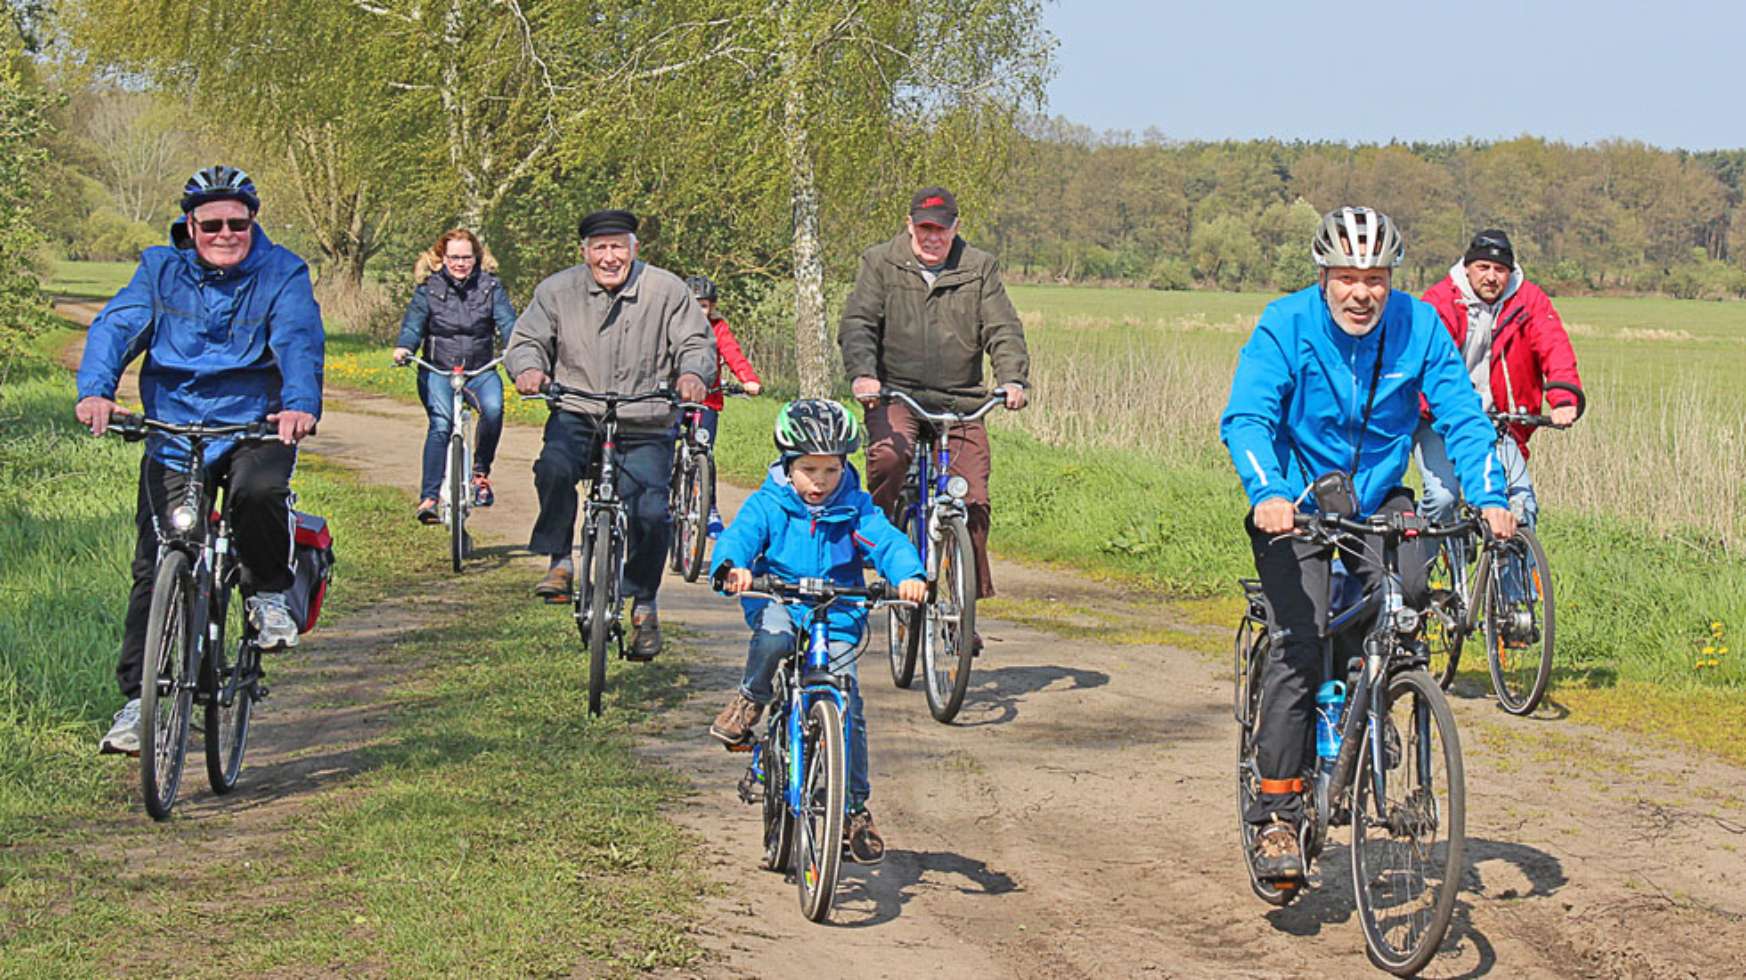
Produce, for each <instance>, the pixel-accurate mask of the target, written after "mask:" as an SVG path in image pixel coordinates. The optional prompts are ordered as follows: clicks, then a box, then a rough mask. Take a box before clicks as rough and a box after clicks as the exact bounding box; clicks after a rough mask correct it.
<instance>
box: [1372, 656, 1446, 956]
mask: <svg viewBox="0 0 1746 980" xmlns="http://www.w3.org/2000/svg"><path fill="white" fill-rule="evenodd" d="M1377 694H1378V696H1383V692H1381V691H1379V692H1377ZM1386 698H1387V700H1386V701H1385V702H1384V703H1383V705H1382V711H1381V717H1383V718H1384V719H1385V723H1384V729H1383V731H1382V732H1379V733H1373V726H1372V725H1371V724H1370V723H1369V722H1368V721H1366V723H1365V725H1364V728H1363V730H1362V732H1361V734H1360V737H1362V738H1363V739H1364V744H1363V748H1362V749H1361V751H1360V752H1359V754H1358V765H1357V767H1356V771H1355V773H1354V775H1353V780H1352V788H1351V794H1352V795H1351V814H1352V849H1351V856H1352V892H1353V896H1354V898H1355V900H1356V903H1357V906H1358V918H1359V921H1360V922H1361V923H1362V924H1363V926H1364V945H1365V948H1366V949H1367V951H1368V952H1369V955H1370V959H1371V962H1373V963H1375V964H1376V965H1377V966H1379V967H1381V968H1382V969H1384V970H1387V971H1388V972H1390V973H1393V974H1395V975H1397V976H1411V975H1413V974H1415V973H1417V972H1418V971H1419V970H1421V969H1423V968H1424V966H1425V964H1427V963H1429V962H1430V961H1431V958H1432V957H1433V956H1435V955H1437V950H1438V948H1439V947H1440V946H1442V944H1443V937H1444V935H1445V934H1446V933H1447V931H1448V928H1449V920H1450V917H1451V916H1453V914H1454V912H1455V899H1456V895H1457V893H1458V892H1459V891H1460V888H1461V876H1462V874H1463V871H1464V864H1463V862H1464V859H1465V850H1466V809H1467V788H1466V776H1465V773H1464V771H1463V767H1462V761H1461V738H1460V735H1459V734H1458V733H1457V732H1456V730H1455V716H1454V714H1453V713H1452V712H1451V711H1450V710H1449V700H1448V698H1446V697H1444V695H1443V689H1442V688H1440V687H1438V686H1437V682H1436V681H1435V680H1434V679H1433V678H1432V677H1431V675H1430V674H1428V673H1426V672H1425V671H1422V670H1407V671H1402V672H1400V673H1397V674H1395V675H1394V676H1393V677H1391V678H1389V681H1388V687H1387V693H1386ZM1373 738H1375V739H1376V741H1374V742H1373V741H1372V739H1373ZM1378 743H1379V744H1378ZM1379 754H1380V755H1381V756H1382V760H1381V761H1382V764H1383V770H1384V771H1383V773H1382V774H1381V778H1380V779H1378V778H1377V772H1376V769H1375V766H1376V762H1377V758H1376V756H1377V755H1379ZM1439 761H1440V762H1441V764H1442V770H1441V773H1440V774H1439V772H1438V769H1437V766H1438V763H1439ZM1397 775H1398V777H1399V778H1395V777H1396V776H1397ZM1378 784H1380V789H1381V800H1378V799H1377V790H1378V788H1379V786H1378ZM1395 789H1399V790H1404V792H1402V793H1400V796H1399V798H1398V799H1396V798H1395V796H1394V794H1393V793H1392V792H1391V790H1395ZM1440 795H1441V798H1439V797H1440ZM1391 859H1397V860H1391Z"/></svg>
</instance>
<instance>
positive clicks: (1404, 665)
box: [1235, 514, 1467, 976]
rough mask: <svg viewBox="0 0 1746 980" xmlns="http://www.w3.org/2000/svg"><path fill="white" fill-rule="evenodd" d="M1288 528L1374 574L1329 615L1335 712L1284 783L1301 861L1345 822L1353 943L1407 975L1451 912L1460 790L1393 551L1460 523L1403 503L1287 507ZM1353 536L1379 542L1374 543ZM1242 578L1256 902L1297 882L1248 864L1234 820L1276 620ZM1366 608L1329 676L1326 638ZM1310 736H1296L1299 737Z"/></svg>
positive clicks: (1417, 618) (1243, 716) (1242, 724)
mask: <svg viewBox="0 0 1746 980" xmlns="http://www.w3.org/2000/svg"><path fill="white" fill-rule="evenodd" d="M1297 526H1298V528H1299V531H1298V534H1299V535H1300V536H1302V537H1304V538H1306V539H1308V540H1310V541H1314V542H1316V543H1319V544H1322V545H1325V546H1327V547H1329V548H1330V549H1339V550H1340V551H1341V552H1342V553H1343V555H1344V556H1345V557H1346V559H1347V560H1354V561H1360V562H1364V563H1366V564H1369V565H1371V566H1374V567H1377V568H1380V569H1382V570H1384V572H1385V574H1383V575H1380V576H1378V577H1377V578H1378V579H1379V580H1380V584H1378V585H1377V586H1375V587H1374V588H1373V589H1372V590H1370V591H1369V592H1368V593H1366V594H1365V595H1364V596H1363V597H1362V598H1361V599H1360V600H1359V601H1357V602H1355V603H1353V604H1351V605H1349V606H1347V607H1346V608H1344V609H1337V610H1334V611H1332V612H1331V613H1330V617H1331V621H1330V622H1329V623H1328V626H1327V629H1326V631H1325V633H1324V637H1325V639H1324V646H1323V666H1324V668H1325V670H1324V676H1326V677H1344V678H1346V680H1345V682H1344V686H1345V687H1346V689H1347V691H1348V696H1347V697H1346V698H1345V703H1344V708H1343V720H1341V721H1340V722H1339V723H1337V724H1335V723H1333V721H1332V719H1329V732H1328V735H1329V737H1330V741H1331V743H1332V744H1330V745H1322V746H1318V751H1306V753H1305V754H1306V756H1307V757H1308V759H1309V761H1308V763H1307V764H1306V765H1305V767H1304V770H1303V772H1302V773H1301V775H1300V777H1299V778H1295V779H1292V780H1289V781H1288V782H1289V783H1290V784H1292V786H1293V788H1294V791H1295V792H1298V793H1301V794H1302V796H1303V812H1304V814H1305V820H1304V823H1303V826H1302V828H1301V830H1300V844H1301V846H1302V849H1303V855H1304V862H1305V869H1306V872H1307V870H1308V866H1309V862H1310V861H1311V860H1312V859H1313V858H1314V857H1315V856H1316V855H1318V854H1319V853H1320V852H1321V850H1322V845H1323V843H1324V842H1325V840H1326V837H1327V832H1328V828H1329V827H1332V826H1346V825H1350V826H1351V828H1352V845H1351V859H1352V891H1353V894H1354V895H1355V896H1356V899H1357V904H1358V914H1359V919H1360V921H1361V922H1362V923H1363V926H1364V941H1365V946H1366V947H1367V949H1368V951H1369V954H1370V957H1371V959H1372V960H1373V961H1374V962H1375V963H1376V964H1377V965H1378V966H1380V967H1382V968H1383V969H1385V970H1387V971H1389V972H1390V973H1394V974H1397V975H1401V976H1407V975H1410V974H1413V973H1416V972H1417V971H1419V970H1420V969H1422V968H1423V967H1424V965H1425V964H1426V963H1428V962H1430V960H1431V957H1433V956H1435V955H1436V952H1437V948H1438V947H1439V946H1440V945H1441V944H1442V942H1443V936H1444V934H1445V932H1446V931H1447V930H1448V927H1449V919H1450V917H1451V916H1452V915H1453V913H1454V911H1455V895H1456V892H1457V890H1458V889H1459V888H1460V886H1461V876H1462V873H1463V868H1464V863H1463V862H1464V850H1465V847H1466V797H1467V790H1466V777H1465V773H1464V770H1463V767H1462V761H1461V742H1460V738H1459V736H1458V735H1457V734H1456V731H1455V716H1454V715H1453V714H1452V713H1451V712H1450V710H1449V702H1448V700H1447V699H1446V698H1445V697H1444V695H1443V689H1442V688H1441V687H1439V686H1438V685H1437V683H1436V681H1435V680H1433V679H1432V677H1431V675H1430V674H1428V673H1426V671H1425V663H1426V659H1427V654H1426V651H1425V647H1424V644H1423V642H1422V640H1421V634H1422V628H1423V627H1422V623H1423V617H1422V616H1421V614H1420V613H1419V611H1418V610H1415V609H1412V608H1411V607H1409V606H1407V605H1405V604H1404V602H1403V599H1402V586H1401V582H1400V576H1399V573H1398V568H1399V564H1398V562H1399V559H1398V556H1397V548H1398V546H1399V544H1400V542H1401V541H1403V540H1405V539H1408V538H1413V537H1420V538H1437V537H1449V536H1452V535H1456V534H1461V533H1463V531H1462V530H1461V529H1457V528H1435V527H1431V526H1429V525H1427V524H1426V523H1425V522H1424V520H1423V519H1421V518H1419V517H1417V516H1415V515H1411V514H1379V515H1376V516H1374V517H1371V518H1370V519H1368V520H1365V521H1354V520H1349V519H1346V518H1343V517H1338V516H1317V515H1308V514H1299V515H1297ZM1365 536H1375V537H1377V538H1380V539H1381V540H1382V541H1383V548H1382V552H1381V553H1380V554H1378V553H1377V552H1376V550H1375V549H1374V548H1372V547H1371V546H1370V545H1369V544H1368V543H1367V542H1366V541H1365ZM1242 585H1243V590H1244V593H1245V594H1246V596H1247V599H1248V611H1247V612H1246V613H1245V614H1244V616H1243V619H1242V621H1241V622H1240V623H1239V625H1238V627H1237V636H1236V699H1235V714H1236V719H1237V726H1238V740H1237V823H1238V827H1239V833H1240V838H1241V841H1242V847H1243V856H1244V860H1245V862H1246V863H1247V864H1248V870H1249V885H1250V887H1251V888H1252V889H1253V890H1254V892H1255V894H1256V896H1258V897H1259V898H1261V900H1262V901H1265V902H1268V903H1269V904H1272V905H1281V906H1283V905H1288V904H1290V903H1291V902H1292V901H1293V900H1294V899H1296V898H1297V897H1298V895H1299V894H1300V893H1301V890H1302V889H1301V887H1300V886H1301V880H1288V881H1269V880H1265V879H1262V878H1261V877H1259V876H1258V875H1257V874H1256V872H1255V865H1254V855H1255V839H1256V835H1257V833H1258V831H1259V828H1257V827H1256V826H1255V825H1253V824H1251V823H1249V822H1248V820H1247V819H1246V815H1247V813H1248V810H1249V807H1250V804H1251V803H1252V802H1253V801H1254V800H1255V798H1256V797H1257V796H1258V795H1259V794H1260V792H1261V773H1260V768H1259V766H1258V764H1257V762H1256V744H1257V743H1256V735H1257V731H1258V728H1259V725H1260V721H1261V713H1262V703H1261V672H1262V666H1263V664H1265V663H1266V661H1267V659H1268V656H1269V654H1270V651H1271V650H1272V646H1273V643H1274V642H1275V639H1274V629H1275V624H1274V622H1273V611H1272V608H1271V606H1270V605H1269V604H1268V602H1267V597H1266V595H1265V594H1264V593H1263V592H1262V589H1261V583H1260V582H1259V581H1257V580H1254V579H1245V580H1243V582H1242ZM1372 615H1373V616H1374V620H1373V624H1372V625H1371V627H1370V630H1369V632H1368V633H1367V634H1366V635H1365V637H1364V652H1363V656H1362V657H1355V658H1353V661H1352V663H1351V664H1349V665H1342V670H1341V671H1340V672H1339V673H1338V674H1336V673H1334V672H1333V670H1332V668H1333V667H1334V664H1333V656H1332V648H1333V647H1332V642H1331V638H1332V637H1334V636H1336V635H1338V634H1340V633H1344V632H1346V631H1348V630H1351V629H1353V628H1355V626H1356V624H1358V623H1360V622H1363V621H1364V620H1365V619H1366V618H1367V617H1371V616H1372ZM1314 735H1315V733H1313V732H1310V731H1306V732H1305V733H1304V738H1305V742H1306V746H1307V744H1308V743H1309V742H1310V741H1311V740H1312V738H1313V736H1314ZM1315 740H1316V741H1318V742H1320V741H1322V740H1321V739H1315ZM1321 749H1326V750H1327V751H1326V752H1323V751H1319V750H1321Z"/></svg>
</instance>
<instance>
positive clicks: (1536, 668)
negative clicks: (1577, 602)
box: [1485, 528, 1553, 715]
mask: <svg viewBox="0 0 1746 980" xmlns="http://www.w3.org/2000/svg"><path fill="white" fill-rule="evenodd" d="M1491 569H1492V570H1491V581H1490V583H1489V584H1488V587H1487V588H1486V602H1485V654H1486V660H1487V662H1488V663H1489V664H1490V666H1491V685H1492V689H1493V690H1494V691H1496V692H1497V700H1498V703H1499V704H1501V705H1502V706H1503V709H1504V710H1505V711H1507V712H1509V713H1510V714H1512V715H1531V714H1533V713H1534V709H1535V708H1538V707H1539V706H1540V699H1541V698H1543V697H1545V696H1546V684H1547V683H1548V682H1549V681H1550V680H1551V679H1552V639H1553V632H1552V631H1553V621H1552V569H1551V568H1550V567H1549V566H1548V565H1547V563H1546V552H1545V549H1543V548H1541V547H1540V540H1539V539H1538V538H1536V537H1534V532H1532V531H1530V530H1528V529H1527V528H1520V529H1518V530H1517V531H1516V537H1515V540H1512V541H1507V542H1504V543H1503V544H1502V545H1500V547H1499V549H1498V553H1497V559H1496V560H1495V561H1493V562H1492V565H1491Z"/></svg>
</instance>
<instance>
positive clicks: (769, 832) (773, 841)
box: [759, 702, 794, 872]
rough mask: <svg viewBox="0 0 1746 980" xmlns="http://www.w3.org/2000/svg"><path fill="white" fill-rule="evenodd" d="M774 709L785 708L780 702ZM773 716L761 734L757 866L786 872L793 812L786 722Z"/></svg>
mask: <svg viewBox="0 0 1746 980" xmlns="http://www.w3.org/2000/svg"><path fill="white" fill-rule="evenodd" d="M777 709H778V710H780V711H784V712H785V711H786V705H785V704H784V703H783V702H777ZM784 719H785V715H784V717H782V718H775V719H772V720H771V722H770V727H769V729H768V730H767V731H766V733H765V735H764V748H763V751H762V753H761V754H760V757H759V758H760V762H761V764H762V765H763V767H764V856H763V859H762V860H760V861H759V867H761V868H763V869H764V870H766V871H779V872H787V871H788V869H789V867H790V862H791V861H792V860H793V857H794V855H793V848H794V814H793V813H792V812H790V811H789V809H788V745H787V739H788V725H787V724H786V722H785V720H784Z"/></svg>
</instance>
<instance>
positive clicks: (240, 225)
mask: <svg viewBox="0 0 1746 980" xmlns="http://www.w3.org/2000/svg"><path fill="white" fill-rule="evenodd" d="M254 223H255V219H253V218H203V219H201V220H199V221H196V222H194V226H195V227H196V228H199V229H200V231H201V233H202V234H206V235H216V234H218V233H219V232H221V231H223V230H224V229H226V228H229V229H230V230H231V231H233V232H235V233H237V234H239V235H240V234H242V233H243V232H245V231H248V230H249V226H250V225H253V224H254Z"/></svg>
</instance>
